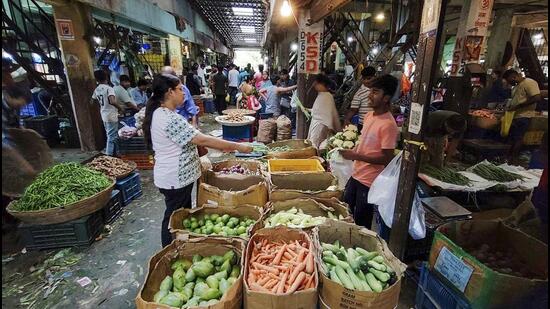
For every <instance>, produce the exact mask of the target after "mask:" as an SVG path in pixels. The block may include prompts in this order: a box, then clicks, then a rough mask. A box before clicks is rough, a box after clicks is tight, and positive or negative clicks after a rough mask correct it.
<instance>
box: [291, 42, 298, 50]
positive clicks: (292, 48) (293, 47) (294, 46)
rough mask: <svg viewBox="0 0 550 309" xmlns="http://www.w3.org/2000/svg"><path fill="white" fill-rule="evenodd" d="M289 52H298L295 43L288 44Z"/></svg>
mask: <svg viewBox="0 0 550 309" xmlns="http://www.w3.org/2000/svg"><path fill="white" fill-rule="evenodd" d="M290 50H291V51H297V50H298V44H296V43H292V44H290Z"/></svg>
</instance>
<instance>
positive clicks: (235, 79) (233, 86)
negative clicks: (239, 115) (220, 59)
mask: <svg viewBox="0 0 550 309" xmlns="http://www.w3.org/2000/svg"><path fill="white" fill-rule="evenodd" d="M227 80H228V91H229V96H230V97H231V101H230V102H231V105H236V102H237V93H238V92H239V88H238V87H239V71H238V70H237V67H236V66H235V65H234V64H231V70H230V71H229V72H228V73H227Z"/></svg>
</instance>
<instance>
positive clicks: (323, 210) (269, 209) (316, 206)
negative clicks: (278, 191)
mask: <svg viewBox="0 0 550 309" xmlns="http://www.w3.org/2000/svg"><path fill="white" fill-rule="evenodd" d="M327 203H328V202H327ZM293 207H296V209H301V210H302V211H303V212H304V213H305V214H308V215H311V216H314V217H326V218H328V215H327V213H328V212H329V211H331V212H332V213H333V214H334V215H335V216H336V217H339V216H340V215H341V216H342V217H344V219H343V220H342V221H347V222H353V219H352V218H351V216H350V214H349V212H348V209H347V207H346V208H345V207H343V206H342V205H341V204H338V203H333V204H332V205H331V206H327V205H325V204H323V203H320V202H318V201H316V200H313V199H309V198H299V199H293V200H285V201H275V202H269V203H267V205H266V208H265V215H264V220H265V219H267V218H268V217H269V216H271V215H274V214H276V213H278V212H280V211H285V210H289V209H291V208H293Z"/></svg>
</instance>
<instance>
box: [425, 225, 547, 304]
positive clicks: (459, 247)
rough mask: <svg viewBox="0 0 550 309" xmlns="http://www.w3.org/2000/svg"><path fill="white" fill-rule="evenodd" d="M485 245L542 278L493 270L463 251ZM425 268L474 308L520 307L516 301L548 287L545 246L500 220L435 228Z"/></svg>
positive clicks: (530, 296)
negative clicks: (509, 254)
mask: <svg viewBox="0 0 550 309" xmlns="http://www.w3.org/2000/svg"><path fill="white" fill-rule="evenodd" d="M484 243H485V244H490V245H491V247H493V248H495V249H498V250H504V249H511V250H512V251H513V252H514V253H515V254H516V255H517V256H518V257H519V258H520V259H521V260H522V262H523V264H524V265H525V266H526V267H528V269H529V270H530V271H532V272H533V273H536V274H540V275H541V278H545V279H529V278H522V277H516V276H513V275H507V274H503V273H500V272H497V271H495V270H493V269H491V268H489V267H487V266H485V264H483V263H481V262H480V261H478V260H477V259H476V258H475V257H473V256H472V255H470V254H469V253H468V252H467V251H466V250H465V249H463V248H466V247H477V246H480V245H481V244H484ZM429 267H430V269H431V270H432V271H435V272H438V273H439V274H440V275H441V276H442V277H444V278H445V279H447V280H446V281H448V284H449V286H453V287H454V288H456V290H457V291H460V292H462V293H463V294H464V296H465V297H466V299H467V300H468V301H469V302H470V304H471V305H472V307H473V308H502V307H510V308H514V307H515V308H519V307H521V306H520V305H519V304H520V303H522V302H523V303H524V302H525V301H533V298H534V297H541V295H540V293H543V291H544V292H547V291H548V246H547V245H545V244H544V243H542V242H540V241H538V240H536V239H535V238H533V237H530V236H528V235H527V234H525V233H523V232H521V231H518V230H515V229H513V228H511V227H509V226H507V225H505V224H504V223H503V222H502V221H481V220H480V221H474V220H470V221H453V222H451V223H447V224H444V225H442V226H440V227H439V228H438V229H437V231H436V233H435V237H434V241H433V244H432V249H431V252H430V258H429ZM546 295H547V294H546ZM518 306H519V307H518Z"/></svg>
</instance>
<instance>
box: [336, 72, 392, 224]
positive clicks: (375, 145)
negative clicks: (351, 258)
mask: <svg viewBox="0 0 550 309" xmlns="http://www.w3.org/2000/svg"><path fill="white" fill-rule="evenodd" d="M397 84H398V81H397V79H396V78H395V77H393V76H391V75H384V76H380V77H378V78H375V79H373V80H372V81H371V92H370V93H369V104H370V106H369V107H370V108H372V109H373V111H372V112H368V113H367V114H366V116H365V119H364V121H363V130H362V131H361V140H360V143H359V145H358V146H357V147H356V148H355V149H354V150H340V154H342V157H344V158H345V159H348V160H354V161H355V163H354V165H353V174H352V177H351V178H350V180H349V181H348V184H347V185H346V190H345V192H344V201H345V202H346V203H348V205H349V207H350V212H351V213H352V214H353V219H354V220H355V223H356V224H357V225H360V226H364V227H366V228H368V229H370V228H371V225H372V219H373V216H374V207H375V206H374V205H372V204H369V203H367V198H368V195H369V189H370V186H371V185H372V182H373V181H374V179H375V178H376V177H377V176H378V175H379V174H380V173H381V172H382V170H384V167H385V166H386V165H387V164H388V163H390V161H391V160H392V158H393V156H394V149H395V146H396V143H397V136H398V134H399V131H398V129H397V124H396V123H395V120H394V118H393V116H392V114H391V112H390V107H391V98H392V96H393V95H394V93H395V91H396V89H397Z"/></svg>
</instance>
